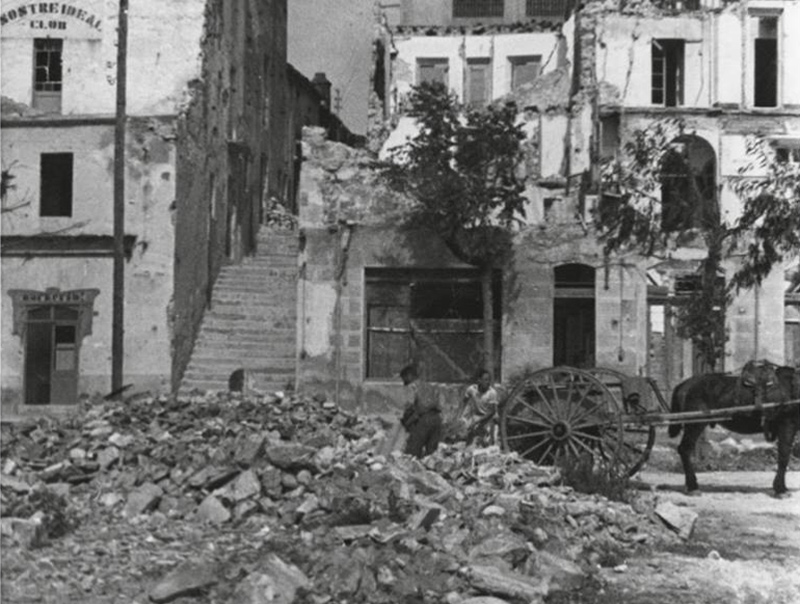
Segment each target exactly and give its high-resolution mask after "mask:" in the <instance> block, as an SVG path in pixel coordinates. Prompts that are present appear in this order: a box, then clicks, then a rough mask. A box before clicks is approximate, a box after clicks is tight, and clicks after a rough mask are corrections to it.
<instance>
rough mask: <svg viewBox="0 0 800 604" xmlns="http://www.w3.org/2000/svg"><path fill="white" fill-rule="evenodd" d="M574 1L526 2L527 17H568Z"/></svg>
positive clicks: (544, 0)
mask: <svg viewBox="0 0 800 604" xmlns="http://www.w3.org/2000/svg"><path fill="white" fill-rule="evenodd" d="M573 4H574V2H573V0H526V1H525V16H526V17H566V15H567V13H568V12H569V11H570V10H572V6H573Z"/></svg>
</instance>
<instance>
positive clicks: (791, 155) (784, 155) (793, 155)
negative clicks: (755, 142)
mask: <svg viewBox="0 0 800 604" xmlns="http://www.w3.org/2000/svg"><path fill="white" fill-rule="evenodd" d="M775 160H776V161H777V162H778V163H780V164H800V147H777V148H776V149H775Z"/></svg>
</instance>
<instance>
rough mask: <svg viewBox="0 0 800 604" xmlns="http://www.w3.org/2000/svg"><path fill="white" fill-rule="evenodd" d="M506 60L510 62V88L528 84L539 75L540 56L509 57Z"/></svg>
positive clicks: (540, 66)
mask: <svg viewBox="0 0 800 604" xmlns="http://www.w3.org/2000/svg"><path fill="white" fill-rule="evenodd" d="M508 61H509V63H511V90H516V89H517V88H519V87H520V86H523V85H525V84H530V83H531V82H533V81H534V80H535V79H536V78H538V77H539V71H540V70H541V68H542V57H541V56H538V55H536V56H527V57H509V58H508Z"/></svg>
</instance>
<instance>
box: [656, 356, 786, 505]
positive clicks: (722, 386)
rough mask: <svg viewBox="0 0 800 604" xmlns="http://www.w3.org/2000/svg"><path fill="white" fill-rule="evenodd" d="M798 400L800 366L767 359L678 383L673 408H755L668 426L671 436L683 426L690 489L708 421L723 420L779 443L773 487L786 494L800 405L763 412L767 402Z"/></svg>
mask: <svg viewBox="0 0 800 604" xmlns="http://www.w3.org/2000/svg"><path fill="white" fill-rule="evenodd" d="M797 398H800V369H792V368H791V367H779V366H777V365H775V364H773V363H769V362H768V361H750V362H748V363H747V364H745V366H744V368H743V369H742V374H741V376H735V375H725V374H721V373H710V374H707V375H698V376H694V377H690V378H689V379H688V380H685V381H683V382H681V383H680V384H678V386H677V387H676V388H675V390H674V391H673V393H672V412H673V413H678V412H681V411H709V410H719V409H727V408H730V407H738V406H745V405H752V406H753V408H754V410H753V411H751V412H747V413H734V414H733V415H731V416H730V418H729V419H725V420H716V421H709V422H702V423H687V424H679V423H676V424H670V426H669V435H670V436H671V437H673V438H674V437H676V436H678V434H680V431H681V429H683V438H682V439H681V443H680V445H678V453H679V454H680V456H681V463H682V464H683V473H684V475H685V476H686V490H687V491H688V492H692V491H696V490H697V488H698V486H697V476H696V475H695V473H694V467H693V466H692V454H693V453H694V448H695V444H696V443H697V439H698V438H700V435H701V434H702V433H703V430H705V427H706V426H708V425H711V426H713V425H714V424H715V423H719V424H720V425H721V426H722V427H724V428H726V429H727V430H730V431H731V432H737V433H738V434H758V433H761V432H763V433H764V435H765V436H766V438H767V440H769V441H774V440H776V439H777V441H778V471H777V473H776V474H775V480H774V481H773V483H772V488H773V489H775V494H776V495H782V494H784V493H786V492H787V489H786V468H787V466H788V465H789V457H790V456H791V453H792V443H793V441H794V437H795V434H796V433H797V431H798V428H800V405H798V404H787V405H781V406H779V407H776V408H773V409H766V410H762V409H761V405H762V404H764V403H767V402H786V401H789V400H792V399H797Z"/></svg>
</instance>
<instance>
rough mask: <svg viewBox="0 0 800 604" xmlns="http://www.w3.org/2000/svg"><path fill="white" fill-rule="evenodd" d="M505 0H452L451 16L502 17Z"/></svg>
mask: <svg viewBox="0 0 800 604" xmlns="http://www.w3.org/2000/svg"><path fill="white" fill-rule="evenodd" d="M504 1H505V0H453V17H455V18H467V19H469V18H475V17H502V16H503V3H504Z"/></svg>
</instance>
